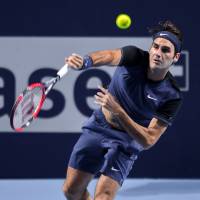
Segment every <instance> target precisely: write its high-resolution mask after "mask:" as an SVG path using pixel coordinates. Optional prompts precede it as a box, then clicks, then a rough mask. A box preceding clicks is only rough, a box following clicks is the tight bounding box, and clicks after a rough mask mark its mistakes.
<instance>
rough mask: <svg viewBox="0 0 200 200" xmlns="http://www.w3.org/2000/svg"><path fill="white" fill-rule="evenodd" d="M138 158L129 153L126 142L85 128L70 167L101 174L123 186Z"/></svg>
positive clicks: (75, 147) (75, 148)
mask: <svg viewBox="0 0 200 200" xmlns="http://www.w3.org/2000/svg"><path fill="white" fill-rule="evenodd" d="M101 129H102V127H101ZM103 129H104V128H103ZM136 158H137V154H134V153H133V152H129V151H127V143H124V141H122V140H120V139H117V138H110V137H106V135H102V134H99V132H98V131H96V130H95V129H89V128H83V133H82V135H81V136H80V138H79V140H78V141H77V143H76V144H75V146H74V148H73V151H72V154H71V157H70V160H69V163H68V165H69V166H70V167H73V168H75V169H78V170H81V171H85V172H88V173H91V174H94V175H96V174H97V173H99V172H101V173H102V174H104V175H106V176H109V177H111V178H112V179H114V180H116V181H117V182H118V183H119V184H120V185H122V183H123V181H124V180H125V179H126V177H127V176H128V174H129V172H130V170H131V169H132V166H133V163H134V161H135V160H136Z"/></svg>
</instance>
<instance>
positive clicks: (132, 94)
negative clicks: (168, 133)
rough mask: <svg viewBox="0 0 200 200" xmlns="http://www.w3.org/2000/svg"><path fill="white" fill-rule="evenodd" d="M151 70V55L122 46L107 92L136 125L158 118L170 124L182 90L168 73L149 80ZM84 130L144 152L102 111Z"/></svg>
mask: <svg viewBox="0 0 200 200" xmlns="http://www.w3.org/2000/svg"><path fill="white" fill-rule="evenodd" d="M148 67H149V53H148V52H146V51H143V50H141V49H139V48H137V47H134V46H126V47H123V48H122V58H121V61H120V63H119V66H118V67H117V68H116V71H115V73H114V75H113V77H112V80H111V82H110V84H109V87H108V90H109V92H110V93H111V94H112V95H113V96H114V97H115V98H116V100H117V101H118V102H119V104H120V105H121V106H122V107H123V109H124V110H125V111H126V112H127V114H128V115H129V116H130V117H131V118H132V120H134V121H135V122H136V123H138V124H140V125H142V126H145V127H148V125H149V123H150V121H151V120H152V118H153V117H155V118H158V119H160V120H162V121H163V122H164V123H166V124H168V125H171V124H172V122H173V120H174V118H175V116H176V114H177V112H178V110H179V108H180V105H181V101H182V98H181V94H180V90H179V88H178V87H177V85H176V82H175V80H174V78H173V76H172V75H171V74H170V73H169V72H168V73H167V75H166V77H165V79H164V80H162V81H156V82H155V81H152V80H149V79H148V78H147V69H148ZM84 128H86V129H90V130H92V131H95V132H97V133H98V134H101V135H104V136H105V137H109V138H117V139H119V140H120V141H122V143H123V144H124V146H125V147H126V149H129V148H130V149H131V150H130V151H134V152H137V150H138V151H141V150H143V146H142V145H141V144H139V143H138V141H137V140H136V139H135V138H134V137H131V136H130V135H129V134H127V133H126V132H125V131H122V130H118V129H115V128H113V127H112V126H111V125H110V124H109V123H108V122H107V121H106V119H105V117H104V115H103V113H102V111H101V109H99V110H95V111H94V113H93V115H92V116H91V117H90V119H89V120H88V121H87V122H86V123H85V124H84V126H83V129H84ZM127 145H128V146H127Z"/></svg>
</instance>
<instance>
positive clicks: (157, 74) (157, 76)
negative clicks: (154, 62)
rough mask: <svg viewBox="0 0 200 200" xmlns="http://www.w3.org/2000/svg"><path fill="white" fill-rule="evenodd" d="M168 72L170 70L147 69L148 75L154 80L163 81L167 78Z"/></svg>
mask: <svg viewBox="0 0 200 200" xmlns="http://www.w3.org/2000/svg"><path fill="white" fill-rule="evenodd" d="M167 72H168V70H156V69H155V70H152V69H150V68H149V69H148V71H147V77H148V79H150V80H152V81H162V80H163V79H164V78H165V76H166V74H167Z"/></svg>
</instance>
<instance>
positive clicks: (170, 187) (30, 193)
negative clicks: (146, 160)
mask: <svg viewBox="0 0 200 200" xmlns="http://www.w3.org/2000/svg"><path fill="white" fill-rule="evenodd" d="M63 181H64V180H63V179H54V180H52V179H49V180H47V179H45V180H38V179H37V180H0V199H1V200H13V199H14V200H65V198H64V196H63V194H62V184H63ZM96 182H97V180H93V181H92V182H91V183H90V185H89V188H88V189H89V191H90V193H91V194H92V195H93V193H94V189H95V185H96ZM115 199H116V200H134V199H137V200H169V199H170V200H179V199H180V200H199V199H200V180H188V179H187V180H183V179H181V180H177V179H176V180H174V179H128V180H126V181H125V182H124V184H123V186H122V188H121V189H120V190H119V192H118V194H117V196H116V198H115Z"/></svg>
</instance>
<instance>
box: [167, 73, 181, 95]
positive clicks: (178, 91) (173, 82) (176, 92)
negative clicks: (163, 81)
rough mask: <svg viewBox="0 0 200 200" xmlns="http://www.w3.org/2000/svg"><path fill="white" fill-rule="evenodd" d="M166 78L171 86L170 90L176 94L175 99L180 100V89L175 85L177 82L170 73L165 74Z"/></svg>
mask: <svg viewBox="0 0 200 200" xmlns="http://www.w3.org/2000/svg"><path fill="white" fill-rule="evenodd" d="M167 78H168V80H169V83H170V86H171V88H172V90H173V91H174V93H175V94H176V96H177V98H180V99H182V93H181V89H180V86H179V85H178V83H177V80H176V79H175V78H174V76H173V75H172V74H171V73H170V72H168V73H167Z"/></svg>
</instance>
